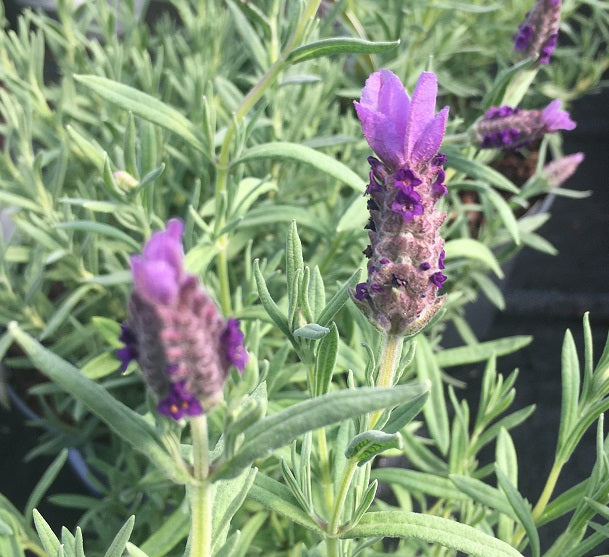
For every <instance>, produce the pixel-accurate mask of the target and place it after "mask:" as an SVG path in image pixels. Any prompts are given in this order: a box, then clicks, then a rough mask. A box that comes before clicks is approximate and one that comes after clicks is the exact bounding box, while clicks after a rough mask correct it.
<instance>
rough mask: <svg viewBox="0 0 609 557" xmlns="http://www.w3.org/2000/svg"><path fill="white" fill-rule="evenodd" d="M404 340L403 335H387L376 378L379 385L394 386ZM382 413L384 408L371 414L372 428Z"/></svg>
mask: <svg viewBox="0 0 609 557" xmlns="http://www.w3.org/2000/svg"><path fill="white" fill-rule="evenodd" d="M402 340H403V337H399V336H395V335H387V338H386V339H385V345H384V346H383V352H382V354H381V361H380V369H379V376H378V378H377V380H376V386H377V387H392V386H393V380H394V375H395V368H396V367H397V364H398V362H399V360H400V355H401V351H402ZM382 413H383V411H382V410H377V411H376V412H373V413H372V414H371V416H370V429H374V426H375V425H376V423H377V422H378V421H379V418H380V417H381V415H382Z"/></svg>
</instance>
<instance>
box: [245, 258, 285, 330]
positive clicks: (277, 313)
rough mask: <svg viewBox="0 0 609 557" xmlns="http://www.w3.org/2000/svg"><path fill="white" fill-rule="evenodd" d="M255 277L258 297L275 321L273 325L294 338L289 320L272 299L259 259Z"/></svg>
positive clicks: (255, 266)
mask: <svg viewBox="0 0 609 557" xmlns="http://www.w3.org/2000/svg"><path fill="white" fill-rule="evenodd" d="M254 277H255V279H256V286H257V288H258V296H259V297H260V301H261V302H262V305H263V306H264V309H265V310H266V312H267V313H268V314H269V317H270V318H271V319H272V320H273V323H275V325H277V327H279V329H280V330H281V332H282V333H283V334H284V335H285V336H286V337H288V338H289V339H291V338H292V331H290V327H289V325H288V320H287V319H286V317H285V315H283V313H281V310H280V309H279V307H278V306H277V304H276V303H275V300H273V298H271V294H270V292H269V289H268V288H267V286H266V281H265V280H264V276H263V275H262V272H261V271H260V264H259V262H258V259H256V260H254Z"/></svg>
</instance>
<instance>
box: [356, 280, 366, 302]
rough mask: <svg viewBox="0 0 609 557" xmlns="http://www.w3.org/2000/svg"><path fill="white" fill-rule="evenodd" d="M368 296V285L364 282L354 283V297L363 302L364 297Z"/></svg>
mask: <svg viewBox="0 0 609 557" xmlns="http://www.w3.org/2000/svg"><path fill="white" fill-rule="evenodd" d="M369 296H370V293H369V292H368V285H367V284H366V283H365V282H360V283H359V284H356V285H355V298H356V299H357V300H359V301H360V302H363V301H364V300H365V299H366V298H368V297H369Z"/></svg>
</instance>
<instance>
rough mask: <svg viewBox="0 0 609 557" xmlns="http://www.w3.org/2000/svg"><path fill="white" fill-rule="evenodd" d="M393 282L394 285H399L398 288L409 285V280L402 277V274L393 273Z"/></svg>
mask: <svg viewBox="0 0 609 557" xmlns="http://www.w3.org/2000/svg"><path fill="white" fill-rule="evenodd" d="M391 282H392V283H393V286H397V287H398V288H399V287H403V288H405V287H406V286H407V285H408V281H407V280H406V279H405V278H402V277H401V276H399V275H396V274H393V275H392V278H391Z"/></svg>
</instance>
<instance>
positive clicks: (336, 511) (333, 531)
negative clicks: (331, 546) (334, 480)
mask: <svg viewBox="0 0 609 557" xmlns="http://www.w3.org/2000/svg"><path fill="white" fill-rule="evenodd" d="M356 470H357V459H355V458H351V459H349V460H348V461H347V462H346V464H345V470H344V472H343V477H342V479H341V482H340V486H339V488H338V493H337V494H336V501H335V502H334V508H333V509H332V516H331V517H330V522H329V524H328V533H329V534H330V536H331V537H336V535H337V534H338V529H339V528H340V517H341V515H342V514H343V508H344V506H345V501H346V500H347V494H348V493H349V488H350V487H351V481H352V480H353V476H354V474H355V471H356Z"/></svg>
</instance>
